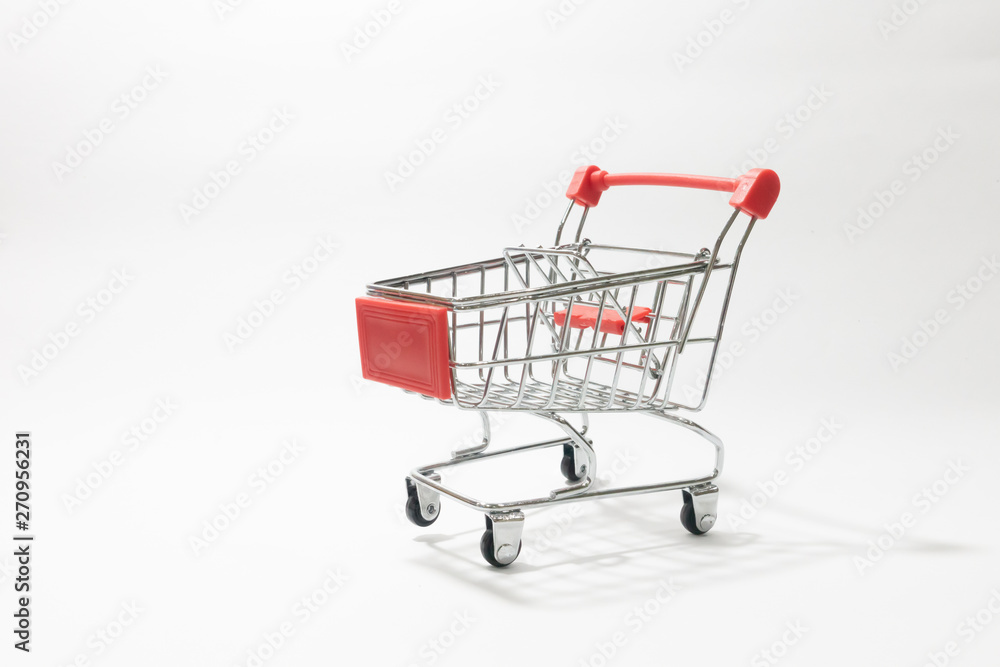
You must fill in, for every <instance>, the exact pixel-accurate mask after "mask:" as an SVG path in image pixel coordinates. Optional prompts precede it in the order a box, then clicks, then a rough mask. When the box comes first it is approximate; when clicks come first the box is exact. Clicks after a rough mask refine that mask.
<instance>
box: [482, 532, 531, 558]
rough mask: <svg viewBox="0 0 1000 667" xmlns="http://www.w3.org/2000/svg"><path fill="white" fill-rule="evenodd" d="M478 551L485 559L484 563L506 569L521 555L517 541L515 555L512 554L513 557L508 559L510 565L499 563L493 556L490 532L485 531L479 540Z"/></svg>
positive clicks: (491, 533) (491, 534)
mask: <svg viewBox="0 0 1000 667" xmlns="http://www.w3.org/2000/svg"><path fill="white" fill-rule="evenodd" d="M479 551H480V552H482V554H483V558H485V559H486V562H487V563H489V564H490V565H492V566H493V567H507V566H508V565H510V563H513V562H514V561H515V560H517V557H518V556H520V555H521V541H520V540H519V541H518V543H517V553H516V554H514V557H513V558H511V559H510V563H501V562H500V561H498V560H497V559H496V556H494V555H493V531H492V530H487V531H486V532H485V533H483V537H482V539H480V540H479Z"/></svg>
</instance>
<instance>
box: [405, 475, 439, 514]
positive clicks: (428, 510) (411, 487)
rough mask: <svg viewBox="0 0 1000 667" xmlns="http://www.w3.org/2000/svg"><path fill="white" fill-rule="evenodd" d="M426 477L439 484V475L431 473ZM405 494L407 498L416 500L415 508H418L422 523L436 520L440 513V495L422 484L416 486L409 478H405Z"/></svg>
mask: <svg viewBox="0 0 1000 667" xmlns="http://www.w3.org/2000/svg"><path fill="white" fill-rule="evenodd" d="M427 477H428V478H429V479H432V480H434V481H435V482H438V483H440V482H441V475H439V474H437V473H431V474H429V475H427ZM406 493H407V495H408V496H409V497H411V498H413V497H415V498H416V499H417V507H419V508H420V516H421V517H422V518H423V519H424V521H427V522H433V521H434V520H435V519H437V518H438V515H439V514H440V513H441V494H440V493H438V492H437V491H435V490H434V489H432V488H430V487H429V486H425V485H424V484H417V483H416V482H414V481H413V480H412V479H411V478H409V477H407V478H406Z"/></svg>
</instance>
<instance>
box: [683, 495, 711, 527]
mask: <svg viewBox="0 0 1000 667" xmlns="http://www.w3.org/2000/svg"><path fill="white" fill-rule="evenodd" d="M683 493H684V504H683V505H682V506H681V525H683V526H684V527H685V528H687V529H688V532H689V533H691V534H692V535H704V534H705V533H707V532H708V531H707V530H702V529H701V528H699V527H698V520H697V519H696V518H695V516H694V502H693V501H692V500H691V494H690V493H688V492H687V491H684V492H683Z"/></svg>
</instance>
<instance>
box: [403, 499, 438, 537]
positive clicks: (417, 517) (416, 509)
mask: <svg viewBox="0 0 1000 667" xmlns="http://www.w3.org/2000/svg"><path fill="white" fill-rule="evenodd" d="M440 515H441V508H440V507H435V508H434V516H433V517H432V518H431V519H425V518H424V515H423V514H421V513H420V499H419V498H418V497H417V494H416V491H414V492H413V493H411V494H409V497H408V498H407V499H406V518H407V519H409V520H410V523H412V524H414V525H416V526H420V527H421V528H426V527H427V526H429V525H431V524H432V523H434V522H435V521H437V518H438V516H440Z"/></svg>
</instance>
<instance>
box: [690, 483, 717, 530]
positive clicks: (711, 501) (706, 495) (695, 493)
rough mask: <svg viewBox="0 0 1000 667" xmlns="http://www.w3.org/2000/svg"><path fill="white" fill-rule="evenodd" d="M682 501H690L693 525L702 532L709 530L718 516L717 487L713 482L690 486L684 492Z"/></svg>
mask: <svg viewBox="0 0 1000 667" xmlns="http://www.w3.org/2000/svg"><path fill="white" fill-rule="evenodd" d="M684 502H685V504H687V503H690V504H691V506H692V508H693V510H694V522H695V527H697V529H698V530H699V531H700V532H702V533H707V532H708V531H709V530H711V528H712V526H714V525H715V520H716V518H718V516H719V487H717V486H716V485H715V484H700V485H698V486H692V487H691V488H689V489H687V490H686V491H685V492H684Z"/></svg>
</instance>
